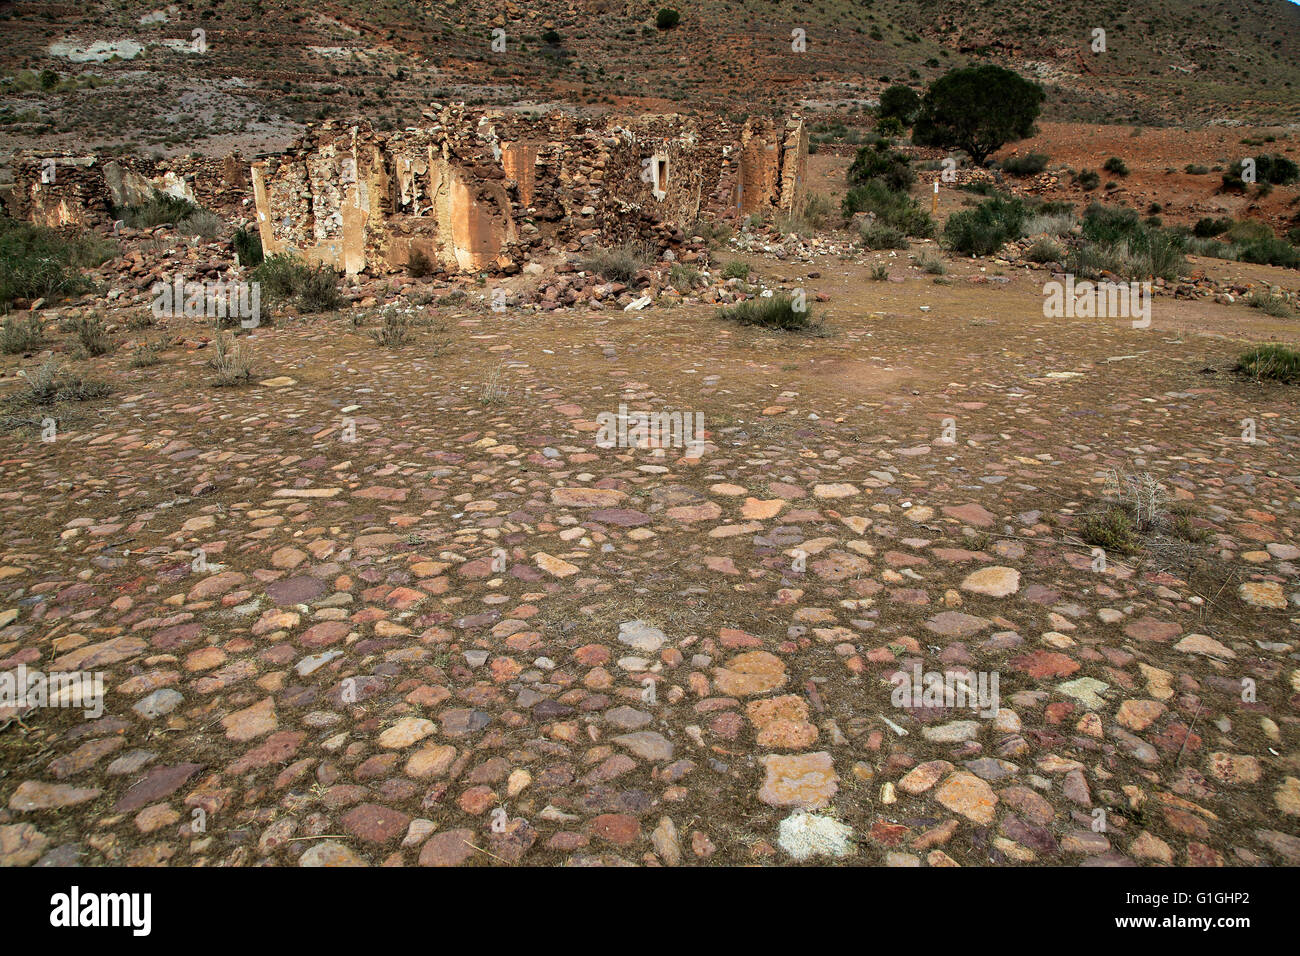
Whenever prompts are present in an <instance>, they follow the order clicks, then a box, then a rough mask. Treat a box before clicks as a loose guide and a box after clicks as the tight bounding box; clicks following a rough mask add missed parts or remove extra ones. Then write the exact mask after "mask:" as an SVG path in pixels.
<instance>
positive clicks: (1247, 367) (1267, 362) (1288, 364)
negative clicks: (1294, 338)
mask: <svg viewBox="0 0 1300 956" xmlns="http://www.w3.org/2000/svg"><path fill="white" fill-rule="evenodd" d="M1236 369H1237V371H1238V372H1240V373H1242V374H1243V375H1247V376H1249V377H1250V378H1253V379H1254V380H1255V381H1257V382H1261V381H1269V382H1281V383H1283V384H1285V385H1294V384H1296V383H1300V352H1298V351H1296V350H1295V349H1293V348H1288V347H1287V346H1285V345H1274V344H1270V345H1257V346H1255V347H1254V348H1252V349H1248V350H1247V351H1245V352H1243V353H1242V354H1241V357H1240V358H1238V359H1237V366H1236Z"/></svg>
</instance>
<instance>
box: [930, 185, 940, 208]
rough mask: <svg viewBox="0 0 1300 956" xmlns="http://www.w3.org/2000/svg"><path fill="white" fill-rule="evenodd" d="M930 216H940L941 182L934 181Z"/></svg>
mask: <svg viewBox="0 0 1300 956" xmlns="http://www.w3.org/2000/svg"><path fill="white" fill-rule="evenodd" d="M930 215H932V216H937V215H939V180H938V179H936V180H935V181H934V196H933V197H931V199H930Z"/></svg>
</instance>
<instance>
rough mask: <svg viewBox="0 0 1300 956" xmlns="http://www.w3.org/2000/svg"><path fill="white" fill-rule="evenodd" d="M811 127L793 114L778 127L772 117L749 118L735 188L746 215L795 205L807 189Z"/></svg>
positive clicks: (739, 206)
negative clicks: (809, 129)
mask: <svg viewBox="0 0 1300 956" xmlns="http://www.w3.org/2000/svg"><path fill="white" fill-rule="evenodd" d="M807 172H808V129H807V127H806V125H805V124H804V121H803V118H802V117H800V116H793V117H791V118H789V119H787V120H786V121H785V123H784V124H783V125H782V126H780V127H778V126H777V125H776V124H775V123H774V122H773V121H772V120H771V119H769V118H768V117H759V118H751V119H748V120H746V121H745V125H744V127H743V129H742V130H741V133H740V161H739V169H738V171H737V182H736V190H735V204H736V208H737V209H738V210H739V212H740V213H741V214H742V215H748V214H750V213H753V212H766V211H768V210H771V209H776V210H780V211H784V212H788V211H790V210H791V209H794V208H795V206H797V205H798V204H799V203H800V202H801V201H802V200H803V197H804V195H805V193H806V191H807V186H806V180H807Z"/></svg>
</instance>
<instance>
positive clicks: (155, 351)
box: [129, 342, 162, 368]
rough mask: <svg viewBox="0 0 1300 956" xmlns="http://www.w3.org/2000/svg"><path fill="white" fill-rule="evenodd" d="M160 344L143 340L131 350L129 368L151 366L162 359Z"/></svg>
mask: <svg viewBox="0 0 1300 956" xmlns="http://www.w3.org/2000/svg"><path fill="white" fill-rule="evenodd" d="M161 353H162V346H161V345H159V344H158V343H157V342H144V343H142V344H140V345H137V346H136V347H135V348H134V349H133V350H132V351H131V361H130V363H129V364H130V366H131V368H152V367H153V366H155V365H157V364H158V363H159V362H161V361H162V354H161Z"/></svg>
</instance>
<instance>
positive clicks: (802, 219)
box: [776, 193, 835, 235]
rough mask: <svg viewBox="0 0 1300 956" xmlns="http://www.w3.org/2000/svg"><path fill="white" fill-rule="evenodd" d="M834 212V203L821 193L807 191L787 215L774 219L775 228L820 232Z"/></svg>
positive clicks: (800, 231)
mask: <svg viewBox="0 0 1300 956" xmlns="http://www.w3.org/2000/svg"><path fill="white" fill-rule="evenodd" d="M834 214H835V204H834V203H833V202H832V201H831V200H830V199H829V198H828V197H826V196H823V195H822V194H821V193H809V194H808V195H807V196H805V197H804V199H803V201H802V202H801V203H800V204H799V205H798V207H797V208H796V209H795V210H794V211H793V212H791V213H790V214H788V215H779V216H777V219H776V227H777V230H778V231H780V232H782V233H789V232H797V233H803V234H805V235H807V234H808V233H813V232H821V231H822V230H824V229H826V228H827V226H829V225H830V221H831V217H832V216H834Z"/></svg>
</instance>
